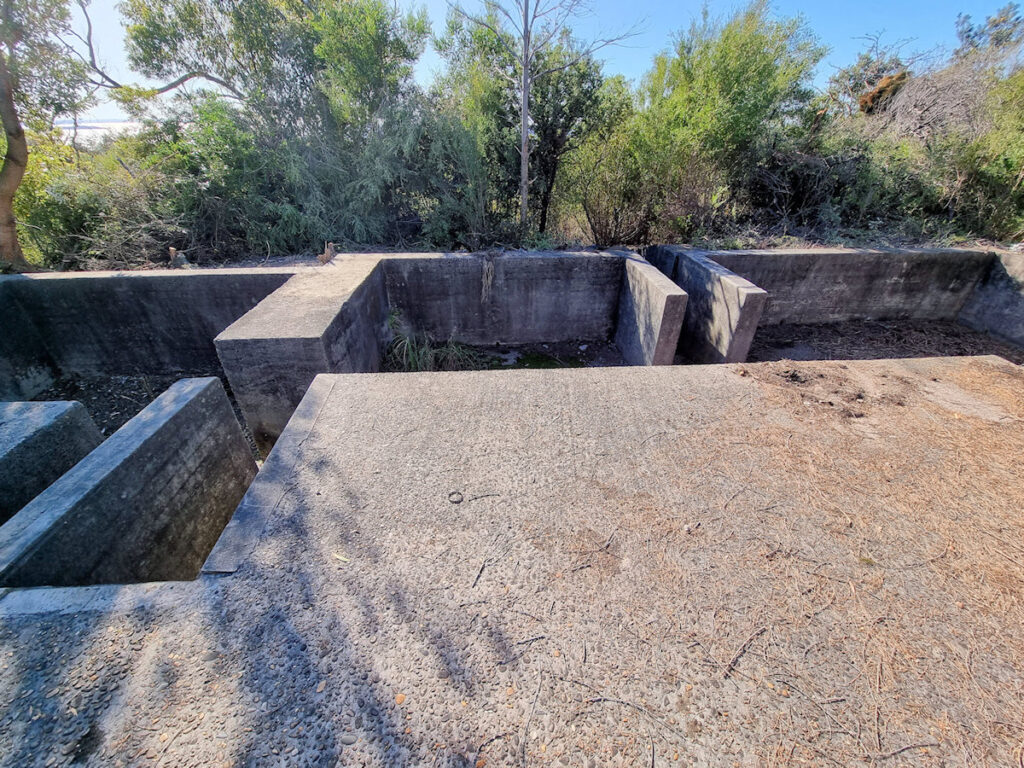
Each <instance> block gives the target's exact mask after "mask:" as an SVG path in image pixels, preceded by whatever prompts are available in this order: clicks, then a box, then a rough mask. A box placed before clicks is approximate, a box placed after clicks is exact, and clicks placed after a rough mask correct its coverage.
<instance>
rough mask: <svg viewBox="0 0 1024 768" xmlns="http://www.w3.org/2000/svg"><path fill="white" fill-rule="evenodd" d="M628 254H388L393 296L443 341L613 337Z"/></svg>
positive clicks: (408, 318)
mask: <svg viewBox="0 0 1024 768" xmlns="http://www.w3.org/2000/svg"><path fill="white" fill-rule="evenodd" d="M622 271H623V267H622V256H621V255H612V254H595V253H578V254H573V253H564V254H563V253H557V254H555V253H532V254H531V253H526V254H507V255H497V256H493V255H490V254H470V255H465V256H455V257H450V258H436V257H435V258H432V257H429V256H425V257H423V258H414V257H406V258H386V259H385V261H384V274H385V277H386V278H387V291H388V299H389V301H390V304H391V306H392V308H394V309H396V310H397V311H398V312H399V313H400V314H401V317H402V320H403V321H404V322H406V323H408V324H409V325H411V326H412V327H413V328H414V329H416V330H417V331H419V332H421V333H426V334H427V335H428V336H430V337H431V338H432V339H434V340H435V341H447V340H448V339H453V340H455V341H459V342H463V343H465V344H498V343H503V344H532V343H538V342H558V341H591V340H594V341H596V340H606V339H609V338H610V337H611V334H612V332H613V330H614V328H615V318H616V308H617V306H618V298H619V289H620V287H621V285H622Z"/></svg>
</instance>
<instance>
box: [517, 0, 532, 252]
mask: <svg viewBox="0 0 1024 768" xmlns="http://www.w3.org/2000/svg"><path fill="white" fill-rule="evenodd" d="M530 44H531V40H530V0H523V60H522V64H523V93H522V98H521V99H520V113H521V114H520V117H521V118H522V122H521V125H520V131H521V136H520V140H519V226H520V228H521V229H522V234H523V235H524V236H525V235H526V222H527V218H528V216H529V208H528V204H529V194H530V64H531V61H530V59H531V56H530Z"/></svg>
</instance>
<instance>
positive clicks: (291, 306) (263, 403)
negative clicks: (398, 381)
mask: <svg viewBox="0 0 1024 768" xmlns="http://www.w3.org/2000/svg"><path fill="white" fill-rule="evenodd" d="M387 315H388V302H387V291H386V288H385V282H384V275H383V270H382V268H381V267H380V259H379V257H373V258H370V257H352V258H347V259H345V260H344V261H340V262H338V261H336V262H332V263H331V264H330V265H328V267H325V268H323V269H317V270H309V271H306V272H303V273H301V274H298V275H295V276H294V277H292V278H291V279H290V280H289V281H288V282H287V283H285V284H284V285H283V286H281V287H280V288H279V289H278V290H276V291H274V292H273V293H272V294H270V295H269V296H267V297H266V298H265V299H264V300H263V301H261V302H260V303H259V304H257V305H256V306H255V307H254V308H253V309H251V310H250V311H249V312H248V313H246V314H245V315H243V316H242V317H241V318H239V319H238V320H237V321H236V322H235V323H233V324H232V325H231V326H230V327H228V328H227V329H225V330H224V331H223V332H221V333H220V334H219V335H218V336H217V337H216V339H215V340H214V345H215V347H216V349H217V355H218V357H219V359H220V363H221V366H222V367H223V369H224V373H225V374H226V375H227V378H228V382H229V383H230V384H231V390H232V394H234V396H235V400H236V401H237V402H238V405H239V407H240V408H241V409H242V415H243V416H244V418H245V420H246V423H247V424H248V426H249V429H250V430H251V431H252V433H253V437H254V438H255V440H256V443H257V445H258V446H259V448H260V450H261V451H263V452H264V453H267V452H268V451H269V450H270V449H271V448H272V447H273V445H274V441H275V440H276V439H277V437H278V435H280V434H281V432H282V430H283V429H284V426H285V424H287V423H288V419H289V418H290V417H291V415H292V413H293V412H294V410H295V408H296V407H297V406H298V404H299V402H300V401H301V400H302V396H303V395H304V394H305V392H306V388H307V387H308V386H309V384H310V382H312V381H313V379H314V377H315V376H316V375H317V374H320V373H356V372H373V371H377V370H379V369H380V363H381V358H382V354H383V346H384V340H385V334H386V330H387Z"/></svg>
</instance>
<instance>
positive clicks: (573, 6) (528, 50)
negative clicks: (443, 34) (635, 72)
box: [454, 0, 634, 232]
mask: <svg viewBox="0 0 1024 768" xmlns="http://www.w3.org/2000/svg"><path fill="white" fill-rule="evenodd" d="M483 7H484V13H483V14H473V13H470V12H468V11H466V10H465V9H464V8H462V7H461V6H458V5H456V6H454V8H455V12H456V13H458V14H459V15H460V16H462V17H463V18H465V19H466V20H467V21H469V22H471V23H472V24H474V25H476V26H478V27H481V28H482V29H485V30H487V31H489V32H490V33H491V34H493V35H494V37H495V39H496V40H497V41H498V42H499V43H500V44H501V46H502V47H503V48H504V49H505V50H506V52H507V53H508V55H509V56H510V57H511V58H512V60H513V61H514V62H515V64H516V67H517V69H518V73H517V74H518V86H519V94H518V96H519V225H520V228H521V229H522V230H523V231H524V232H525V230H526V227H527V223H528V219H529V195H530V124H531V120H530V99H531V90H532V88H533V86H534V84H535V83H536V82H537V81H539V80H541V79H542V78H544V77H545V76H547V75H551V74H553V73H555V72H559V71H562V70H564V69H568V68H569V67H572V66H574V65H575V64H577V63H578V62H580V61H582V60H583V59H585V58H587V57H589V56H591V55H593V54H594V53H595V52H597V51H598V50H600V49H602V48H605V47H606V46H609V45H614V44H615V43H618V42H620V41H622V40H624V39H626V38H628V37H630V36H631V35H633V34H634V32H633V31H632V30H631V31H629V32H626V33H624V34H620V35H615V36H612V37H606V38H600V39H597V40H593V41H591V42H589V43H586V44H583V45H579V46H576V48H575V50H574V55H573V56H570V57H569V58H568V59H566V60H563V61H560V62H558V63H555V64H550V65H546V64H545V63H544V54H545V53H546V52H548V51H549V49H550V48H552V47H553V46H555V45H556V44H557V43H558V42H559V39H560V37H561V35H562V34H563V33H564V30H565V29H566V28H567V26H568V23H569V20H570V19H572V18H574V17H576V16H579V15H581V14H583V13H584V12H586V10H587V4H586V0H506V1H505V2H499V0H483Z"/></svg>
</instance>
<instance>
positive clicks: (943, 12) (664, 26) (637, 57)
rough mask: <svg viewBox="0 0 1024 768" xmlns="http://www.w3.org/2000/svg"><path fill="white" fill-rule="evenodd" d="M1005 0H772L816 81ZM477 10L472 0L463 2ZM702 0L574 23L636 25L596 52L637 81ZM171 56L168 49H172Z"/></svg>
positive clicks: (604, 6) (613, 0)
mask: <svg viewBox="0 0 1024 768" xmlns="http://www.w3.org/2000/svg"><path fill="white" fill-rule="evenodd" d="M116 2H117V0H93V2H92V5H91V12H90V13H91V16H92V18H93V23H94V27H95V39H96V47H97V50H98V52H99V54H100V58H101V59H102V60H103V61H104V62H105V63H106V64H107V65H108V67H109V69H110V71H111V74H115V76H120V77H122V78H124V79H132V78H131V74H130V72H129V71H128V67H127V64H126V63H125V59H124V51H123V48H122V45H121V38H122V30H121V27H120V22H119V16H118V14H117V11H116ZM1005 2H1006V0H993V1H991V2H983V1H981V0H887V1H884V2H883V0H858V2H856V3H852V2H849V3H835V2H829V0H825V2H820V0H819V1H818V2H815V1H814V0H777V2H775V3H773V4H772V8H773V11H774V13H775V14H776V15H778V16H796V15H802V16H803V17H804V18H805V19H806V20H807V22H808V24H809V25H810V27H811V29H812V30H814V32H815V33H816V34H817V35H818V37H819V38H820V39H821V41H822V42H823V43H824V44H825V45H827V46H828V47H829V49H830V53H829V55H828V56H827V57H826V59H825V60H824V61H823V62H822V64H821V67H820V68H819V71H818V75H817V82H818V83H819V85H821V84H824V83H825V81H827V80H828V76H829V74H831V72H833V71H834V69H835V68H837V67H841V66H844V65H845V64H848V63H849V62H851V61H853V60H854V58H855V57H856V55H857V53H858V51H859V50H860V49H861V48H862V47H863V45H864V43H863V41H862V40H858V39H857V38H858V37H862V36H863V35H865V34H869V33H877V32H881V33H883V34H884V37H883V40H886V41H891V42H895V41H897V40H905V39H907V40H910V41H911V43H910V44H909V45H908V46H907V49H906V50H908V51H910V50H930V49H933V48H936V47H942V48H945V49H946V50H951V49H952V48H953V47H955V44H956V32H955V28H954V25H955V22H956V17H957V14H958V13H967V14H970V15H971V16H972V18H973V19H974V20H975V21H981V20H983V19H984V18H985V17H986V16H988V15H990V14H992V13H994V12H995V11H996V10H997V9H998V8H999V7H1001V6H1002V5H1004V4H1005ZM398 4H399V5H400V6H401V7H403V8H407V7H425V8H426V9H427V12H428V14H429V16H430V19H431V22H432V24H433V27H434V30H435V31H437V32H440V31H442V30H443V29H444V21H445V15H446V13H447V8H448V3H447V2H446V0H427V1H426V2H415V0H413V1H410V0H398ZM465 5H466V7H467V8H468V9H473V8H474V6H475V0H465ZM702 6H703V0H633V1H632V2H622V0H592V2H591V6H590V7H591V12H590V13H589V15H587V16H584V17H581V18H579V19H577V20H576V21H575V22H574V24H573V28H574V30H575V31H576V33H577V35H578V36H579V37H581V38H583V39H592V38H596V37H599V36H602V35H605V36H606V35H608V34H617V33H620V32H622V31H625V30H627V29H630V28H631V27H634V26H636V27H637V29H638V30H639V34H638V35H636V36H635V37H633V38H631V39H630V40H629V41H628V42H626V43H625V44H623V45H621V46H616V47H614V48H606V49H604V50H603V51H601V53H600V54H599V57H600V58H601V59H602V60H603V61H604V62H605V72H606V73H607V74H622V75H625V76H626V77H628V78H630V79H637V78H639V77H641V76H642V75H643V73H644V72H645V71H647V69H648V67H649V66H650V63H651V58H652V57H653V56H654V54H656V53H658V52H659V51H663V50H666V49H668V48H669V47H670V46H671V44H672V40H673V38H674V36H675V35H676V33H678V32H679V31H680V30H683V29H685V28H686V27H688V26H689V24H690V21H691V20H692V19H694V18H695V17H697V16H699V15H700V12H701V8H702ZM742 6H743V3H721V2H715V3H711V4H710V7H711V12H712V15H715V16H728V15H729V13H730V12H732V11H733V10H735V9H737V8H739V7H742ZM168 54H169V55H170V54H171V52H168ZM439 66H440V60H439V59H438V56H437V54H436V53H435V52H434V51H433V50H428V51H427V53H426V55H425V56H424V57H423V59H422V60H421V62H420V64H419V67H418V68H417V79H418V80H419V81H420V82H423V83H427V82H429V81H430V80H431V77H432V73H433V72H434V71H435V70H436V69H437V68H438V67H439ZM120 117H122V113H121V112H120V110H119V109H118V107H117V106H116V105H114V104H110V103H105V104H101V105H99V106H97V107H96V108H95V109H93V110H92V111H91V112H90V113H89V114H88V115H87V116H86V118H87V119H90V120H110V119H119V118H120Z"/></svg>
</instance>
